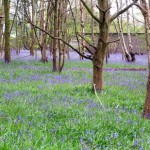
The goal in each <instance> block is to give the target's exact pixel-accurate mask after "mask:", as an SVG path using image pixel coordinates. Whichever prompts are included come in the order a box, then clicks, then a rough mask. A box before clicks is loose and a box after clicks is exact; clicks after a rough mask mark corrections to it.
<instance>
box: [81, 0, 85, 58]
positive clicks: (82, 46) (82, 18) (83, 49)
mask: <svg viewBox="0 0 150 150" xmlns="http://www.w3.org/2000/svg"><path fill="white" fill-rule="evenodd" d="M80 24H81V35H82V36H83V38H84V36H85V31H84V13H83V4H82V2H81V1H80ZM83 38H82V39H81V53H83V54H84V52H85V40H84V39H83ZM80 59H81V60H82V59H83V57H82V56H80Z"/></svg>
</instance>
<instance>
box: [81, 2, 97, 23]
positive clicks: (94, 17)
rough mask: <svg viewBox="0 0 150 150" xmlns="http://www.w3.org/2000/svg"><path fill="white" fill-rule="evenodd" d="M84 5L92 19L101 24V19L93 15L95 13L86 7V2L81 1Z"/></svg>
mask: <svg viewBox="0 0 150 150" xmlns="http://www.w3.org/2000/svg"><path fill="white" fill-rule="evenodd" d="M81 2H82V4H83V5H84V7H85V8H86V10H87V11H88V13H89V14H90V15H91V17H93V19H95V20H96V21H97V22H98V23H99V22H100V21H99V19H98V18H97V17H96V16H95V15H94V14H93V12H92V11H91V9H90V8H89V7H88V6H87V5H86V3H85V2H84V0H81Z"/></svg>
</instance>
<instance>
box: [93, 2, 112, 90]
mask: <svg viewBox="0 0 150 150" xmlns="http://www.w3.org/2000/svg"><path fill="white" fill-rule="evenodd" d="M98 5H99V7H100V8H101V9H102V10H107V9H108V8H109V2H108V1H99V2H98ZM99 13H100V23H99V32H100V33H99V38H98V44H97V50H96V51H95V53H94V57H93V89H94V90H96V91H101V90H102V89H103V73H102V72H103V63H104V58H105V53H106V50H107V42H108V36H109V25H110V22H109V19H110V12H109V10H108V11H107V13H106V14H104V13H103V12H101V11H100V12H99Z"/></svg>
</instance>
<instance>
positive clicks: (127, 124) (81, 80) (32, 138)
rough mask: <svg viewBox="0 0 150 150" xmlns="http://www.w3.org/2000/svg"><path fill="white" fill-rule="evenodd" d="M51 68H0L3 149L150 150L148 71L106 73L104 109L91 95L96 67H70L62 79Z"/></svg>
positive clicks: (26, 65) (21, 65)
mask: <svg viewBox="0 0 150 150" xmlns="http://www.w3.org/2000/svg"><path fill="white" fill-rule="evenodd" d="M129 66H131V64H130V65H128V64H125V65H123V64H122V65H120V64H115V65H112V64H111V65H105V68H110V67H114V68H116V67H118V68H119V67H129ZM50 67H52V64H51V63H47V64H42V63H40V62H34V61H33V62H21V61H20V62H17V61H14V62H12V64H11V65H5V63H2V62H0V89H1V90H0V102H1V105H0V149H7V150H15V149H22V150H25V149H44V150H80V149H91V150H94V149H95V150H96V149H97V150H100V149H108V150H111V149H112V150H115V149H121V150H131V149H150V145H149V143H150V138H149V137H150V136H149V130H150V126H149V121H146V120H144V119H143V118H142V117H141V113H142V109H143V103H144V97H145V87H146V86H145V84H146V76H147V72H146V71H141V72H140V71H138V72H133V71H109V72H108V71H107V72H104V78H105V83H104V85H105V86H104V91H103V92H102V93H100V94H98V96H99V99H100V100H101V101H102V103H103V106H104V107H102V106H101V105H100V103H99V101H98V100H97V97H96V96H95V95H94V94H93V93H92V92H91V85H90V82H91V74H92V69H91V68H92V64H91V62H88V61H82V62H79V61H72V62H66V66H65V69H64V71H63V72H62V74H58V73H52V72H51V71H50ZM133 67H142V66H132V68H133Z"/></svg>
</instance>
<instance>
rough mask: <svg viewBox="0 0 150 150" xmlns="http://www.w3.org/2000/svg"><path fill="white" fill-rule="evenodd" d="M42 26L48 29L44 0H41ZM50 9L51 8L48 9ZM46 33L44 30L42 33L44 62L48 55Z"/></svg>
mask: <svg viewBox="0 0 150 150" xmlns="http://www.w3.org/2000/svg"><path fill="white" fill-rule="evenodd" d="M41 10H42V12H41V28H42V29H43V30H45V29H46V30H47V28H46V27H47V22H46V19H45V13H44V10H45V9H44V1H41ZM48 11H49V10H48ZM47 17H48V16H47ZM46 37H47V36H46V34H45V33H44V32H42V34H41V55H42V58H41V60H42V62H44V63H45V62H47V61H48V60H47V57H46Z"/></svg>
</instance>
